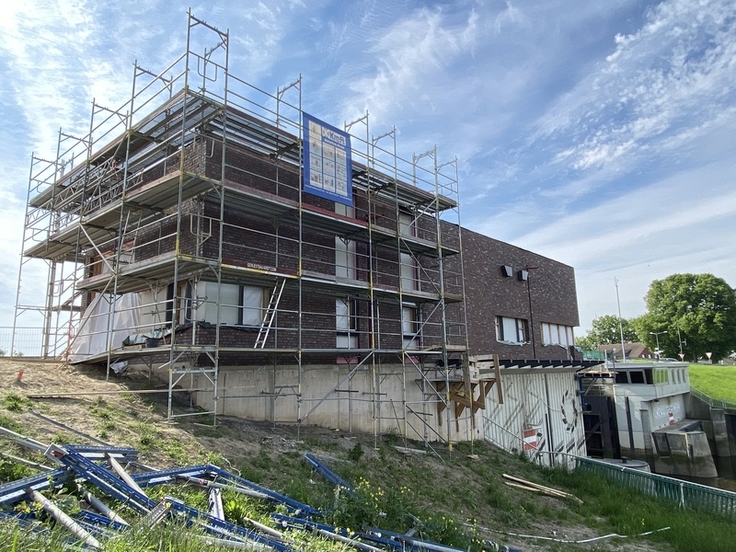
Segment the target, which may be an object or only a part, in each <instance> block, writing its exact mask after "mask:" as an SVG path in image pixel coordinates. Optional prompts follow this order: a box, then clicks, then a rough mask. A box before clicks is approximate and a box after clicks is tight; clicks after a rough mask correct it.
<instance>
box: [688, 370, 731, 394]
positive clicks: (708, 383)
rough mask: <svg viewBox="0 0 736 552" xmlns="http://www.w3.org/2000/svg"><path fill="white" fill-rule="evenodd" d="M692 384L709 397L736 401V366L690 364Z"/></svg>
mask: <svg viewBox="0 0 736 552" xmlns="http://www.w3.org/2000/svg"><path fill="white" fill-rule="evenodd" d="M688 372H689V374H690V385H692V386H693V387H695V388H696V389H698V390H699V391H702V392H703V393H705V394H706V395H708V396H709V397H712V398H714V399H720V400H723V401H728V402H732V403H736V366H718V365H716V364H713V365H705V364H690V365H689V366H688Z"/></svg>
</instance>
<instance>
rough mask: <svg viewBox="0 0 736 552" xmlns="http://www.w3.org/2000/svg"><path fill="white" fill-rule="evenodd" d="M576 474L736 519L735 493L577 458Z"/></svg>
mask: <svg viewBox="0 0 736 552" xmlns="http://www.w3.org/2000/svg"><path fill="white" fill-rule="evenodd" d="M575 471H576V472H582V473H590V474H594V475H598V476H600V477H603V478H605V479H609V480H611V481H615V482H616V483H618V484H619V485H622V486H624V487H629V488H631V489H636V490H637V491H639V492H641V493H644V494H646V495H649V496H654V497H657V498H661V499H664V500H668V501H671V502H676V503H677V504H678V505H679V506H680V507H681V508H693V509H699V510H705V511H709V512H716V513H719V514H723V515H725V516H729V517H731V518H734V519H736V493H733V492H731V491H725V490H723V489H716V488H714V487H708V486H706V485H698V484H697V483H690V482H688V481H681V480H679V479H674V478H672V477H666V476H664V475H656V474H653V473H647V472H643V471H640V470H636V469H634V468H627V467H624V466H622V465H620V464H619V465H614V464H609V463H607V462H601V461H600V460H593V459H591V458H583V457H580V456H579V457H578V458H577V460H576V466H575Z"/></svg>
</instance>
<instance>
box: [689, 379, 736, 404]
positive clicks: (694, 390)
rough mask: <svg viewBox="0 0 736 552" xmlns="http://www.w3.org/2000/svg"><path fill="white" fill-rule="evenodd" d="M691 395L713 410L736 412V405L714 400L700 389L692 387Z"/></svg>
mask: <svg viewBox="0 0 736 552" xmlns="http://www.w3.org/2000/svg"><path fill="white" fill-rule="evenodd" d="M690 394H691V395H692V396H693V397H696V398H697V399H700V400H701V401H703V402H704V403H705V404H707V405H708V406H710V407H712V408H723V409H724V410H726V409H730V410H736V403H734V402H729V401H723V400H721V399H714V398H713V397H711V396H709V395H706V394H705V393H703V392H702V391H701V390H700V389H697V388H695V387H693V386H692V384H691V385H690Z"/></svg>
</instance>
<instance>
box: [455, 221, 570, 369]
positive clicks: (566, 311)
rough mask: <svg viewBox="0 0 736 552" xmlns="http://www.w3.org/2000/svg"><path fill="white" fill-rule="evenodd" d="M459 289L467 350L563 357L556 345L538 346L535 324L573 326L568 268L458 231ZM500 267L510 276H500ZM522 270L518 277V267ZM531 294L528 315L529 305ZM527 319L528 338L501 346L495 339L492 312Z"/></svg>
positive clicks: (539, 339) (521, 356) (504, 355)
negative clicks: (530, 334)
mask: <svg viewBox="0 0 736 552" xmlns="http://www.w3.org/2000/svg"><path fill="white" fill-rule="evenodd" d="M462 241H463V261H464V272H465V293H466V297H467V304H468V340H469V345H470V353H471V354H487V353H497V354H499V355H501V357H502V358H513V359H524V358H526V359H532V358H538V359H544V360H562V359H566V358H568V357H567V356H561V355H565V352H564V351H563V350H562V349H561V348H560V347H558V346H554V347H551V346H543V345H542V336H541V324H542V323H552V324H561V325H565V326H571V327H574V326H577V325H579V323H580V321H579V318H578V303H577V293H576V289H575V272H574V270H573V268H572V267H570V266H567V265H565V264H562V263H560V262H557V261H555V260H553V259H549V258H547V257H543V256H542V255H538V254H536V253H532V252H531V251H527V250H525V249H522V248H520V247H515V246H513V245H511V244H508V243H504V242H501V241H498V240H495V239H493V238H489V237H488V236H484V235H482V234H478V233H476V232H472V231H470V230H467V229H465V228H464V229H463V231H462ZM502 266H510V267H511V268H512V275H511V276H510V277H506V276H504V274H503V272H502ZM524 267H536V268H534V269H530V270H529V271H528V274H529V277H528V280H527V281H520V280H519V278H518V272H519V270H522V269H524ZM530 298H531V307H532V309H531V313H532V316H531V317H530V312H529V304H530ZM497 316H506V317H511V318H520V319H524V320H527V321H529V325H530V326H531V328H532V330H533V332H534V349H536V355H534V352H533V347H532V344H531V342H530V343H528V344H525V345H507V344H504V343H499V342H498V341H497V340H496V317H497Z"/></svg>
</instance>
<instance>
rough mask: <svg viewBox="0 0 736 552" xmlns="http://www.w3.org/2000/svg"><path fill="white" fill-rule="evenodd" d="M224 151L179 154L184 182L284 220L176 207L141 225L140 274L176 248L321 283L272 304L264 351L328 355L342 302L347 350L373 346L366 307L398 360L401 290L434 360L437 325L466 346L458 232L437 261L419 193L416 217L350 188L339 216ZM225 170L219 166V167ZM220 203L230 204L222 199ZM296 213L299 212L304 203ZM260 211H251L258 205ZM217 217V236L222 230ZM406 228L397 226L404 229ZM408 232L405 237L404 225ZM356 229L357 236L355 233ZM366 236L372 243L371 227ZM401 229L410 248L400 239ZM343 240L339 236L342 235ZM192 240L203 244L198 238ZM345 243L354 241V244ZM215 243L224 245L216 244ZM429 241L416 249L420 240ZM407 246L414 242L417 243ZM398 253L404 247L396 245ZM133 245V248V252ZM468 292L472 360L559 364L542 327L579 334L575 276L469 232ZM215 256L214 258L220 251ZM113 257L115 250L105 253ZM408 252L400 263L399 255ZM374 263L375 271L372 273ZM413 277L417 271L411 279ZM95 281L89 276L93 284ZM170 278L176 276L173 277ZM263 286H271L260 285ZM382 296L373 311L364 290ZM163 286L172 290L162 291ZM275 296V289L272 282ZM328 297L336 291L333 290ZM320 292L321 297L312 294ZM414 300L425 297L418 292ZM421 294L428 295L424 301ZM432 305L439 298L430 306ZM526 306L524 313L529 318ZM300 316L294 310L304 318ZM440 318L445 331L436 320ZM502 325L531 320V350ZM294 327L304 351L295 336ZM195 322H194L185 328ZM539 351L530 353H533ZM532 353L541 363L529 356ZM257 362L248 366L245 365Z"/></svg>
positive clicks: (287, 168) (272, 162) (294, 284)
mask: <svg viewBox="0 0 736 552" xmlns="http://www.w3.org/2000/svg"><path fill="white" fill-rule="evenodd" d="M222 147H223V146H222V143H219V142H217V141H216V140H215V141H214V142H213V141H212V140H210V139H203V140H202V139H200V140H197V141H195V142H193V143H191V144H190V145H188V146H187V147H186V148H185V150H184V154H183V155H184V159H183V167H184V170H185V171H186V172H187V173H189V174H199V175H203V176H206V177H208V178H210V179H212V181H213V182H217V181H221V180H222V178H223V176H224V183H225V186H226V187H228V189H229V190H231V191H229V192H228V193H230V194H235V195H237V194H238V193H242V197H241V196H238V198H239V199H238V201H240V202H241V203H240V204H239V205H247V203H243V202H248V201H251V200H250V199H248V198H249V197H250V198H253V197H254V196H260V197H261V198H266V197H267V198H269V199H270V200H271V202H272V203H271V204H272V205H279V206H281V205H282V204H283V209H279V211H280V212H279V214H278V215H274V214H273V211H272V212H270V213H260V212H259V211H258V209H256V208H252V207H251V208H249V209H245V210H244V209H242V208H241V207H240V206H239V205H238V204H230V203H229V202H228V201H226V202H225V205H224V211H223V216H222V217H221V211H220V201H219V196H218V195H217V194H216V193H210V194H207V195H202V196H199V197H197V198H195V199H189V200H186V201H184V202H183V203H182V205H181V211H180V212H179V213H176V212H175V211H174V210H173V209H171V210H168V211H167V212H166V213H162V215H161V217H160V218H159V219H158V220H157V221H156V222H152V223H150V224H148V225H145V226H143V227H140V228H138V230H137V231H136V234H135V241H134V247H135V259H134V262H135V263H139V262H140V263H144V262H146V261H147V260H151V259H155V258H159V257H160V256H162V255H166V254H171V253H173V252H174V250H175V247H176V244H177V243H178V246H179V252H180V253H181V254H182V255H186V256H190V257H193V258H196V259H199V261H198V262H203V261H205V260H206V261H208V262H212V261H214V262H222V263H224V264H225V265H228V266H230V267H240V268H244V269H247V268H257V269H259V270H260V271H261V272H263V271H266V272H268V271H273V272H274V273H280V274H283V275H287V276H296V275H297V274H299V271H300V269H301V271H302V274H305V275H308V276H309V277H310V278H314V279H316V280H318V281H321V282H322V287H321V288H320V287H319V286H316V287H315V288H314V289H311V288H310V289H307V290H306V291H305V292H304V293H302V295H301V299H300V296H299V293H298V281H297V280H296V279H289V280H287V282H288V285H287V287H286V288H285V291H284V294H283V296H282V299H281V303H280V304H279V311H278V315H277V317H276V320H275V327H274V329H273V331H272V332H271V333H270V334H269V339H268V341H267V343H266V348H283V349H296V348H298V347H300V346H301V348H302V349H315V350H317V349H323V350H324V349H331V348H334V347H335V346H336V340H337V337H338V331H337V329H336V306H335V305H336V303H335V302H336V300H337V298H345V299H349V300H350V301H351V304H352V310H353V316H354V321H353V325H352V331H351V334H352V336H353V338H354V340H356V341H355V343H354V345H353V347H354V348H358V349H368V348H370V347H371V345H372V339H371V333H370V332H371V325H370V318H371V308H372V307H373V308H374V313H373V314H374V317H375V336H374V337H375V340H374V344H375V347H376V348H378V349H386V350H397V349H400V348H401V347H402V340H403V339H404V338H405V337H406V336H405V335H403V334H404V333H406V328H405V327H402V323H401V320H402V302H401V298H400V295H399V289H400V288H401V287H402V286H403V287H404V301H403V302H404V306H406V307H409V308H411V309H414V312H415V316H416V324H417V326H416V327H417V328H418V327H419V324H421V325H422V331H421V336H422V337H421V342H420V345H421V346H422V347H423V348H427V347H434V348H435V349H434V350H438V349H441V346H442V336H443V323H444V324H445V329H446V330H447V332H448V333H449V334H450V336H451V337H450V339H449V344H451V345H464V343H465V339H464V334H463V331H462V330H461V329H460V328H461V327H462V326H463V324H464V321H465V313H464V311H463V305H462V303H459V302H454V301H458V300H459V299H460V298H461V297H462V284H463V282H462V279H461V277H460V275H461V270H460V268H461V267H460V258H461V257H460V255H457V254H456V253H457V251H455V252H453V251H452V249H455V250H457V249H458V247H459V244H460V239H459V236H460V233H459V229H458V227H457V226H455V225H451V224H448V223H444V222H443V223H442V224H441V226H440V229H439V231H440V233H441V241H442V244H443V246H444V247H446V248H449V249H450V250H449V251H448V250H445V253H446V254H443V257H442V259H439V258H438V256H437V248H436V242H437V236H438V228H437V220H436V218H434V216H433V214H432V213H429V214H418V213H423V209H424V208H425V207H426V204H427V202H426V199H425V198H424V197H422V195H421V194H422V193H423V192H421V190H418V189H416V188H414V187H412V186H408V185H406V184H399V186H402V187H404V188H406V189H405V190H404V193H405V194H408V197H412V194H414V195H415V196H416V201H417V202H416V205H418V206H419V207H416V209H417V211H416V212H412V205H411V203H402V204H397V202H396V201H395V200H394V198H392V197H391V196H390V195H386V196H381V195H378V194H375V195H374V194H372V195H370V197H369V195H368V192H367V190H366V188H364V187H360V186H356V187H354V192H353V195H354V198H353V200H354V201H353V203H354V206H353V208H352V210H351V211H349V212H350V213H351V215H347V216H346V215H340V214H337V213H336V212H335V204H334V203H333V202H332V201H328V200H326V199H323V198H320V197H316V196H314V195H310V194H307V193H301V194H300V192H299V186H300V181H299V179H300V175H299V171H298V170H297V167H295V166H294V165H291V164H289V163H286V162H281V161H279V160H278V159H276V158H272V157H270V156H268V155H264V154H261V153H257V152H255V151H252V150H250V149H247V148H245V147H243V146H240V145H236V144H233V143H230V144H228V146H227V148H226V149H225V155H224V156H223V150H222ZM223 159H224V167H223ZM180 162H181V159H180V154H179V153H174V154H172V155H171V156H170V157H169V158H168V159H167V161H166V163H165V164H164V163H161V164H159V165H156V166H155V167H154V168H153V169H151V172H150V174H148V173H143V176H142V177H141V178H140V179H139V180H138V181H137V183H136V185H135V186H136V187H137V186H146V185H147V184H148V183H150V182H153V180H154V177H161V176H163V175H164V174H169V173H172V172H174V171H177V170H178V169H179V167H180ZM226 197H227V196H226ZM300 202H301V203H300ZM254 205H255V204H254ZM299 208H302V209H307V210H311V212H312V213H315V214H319V215H326V216H327V217H328V218H333V219H339V218H342V219H343V220H346V221H350V222H351V223H353V225H352V226H350V227H348V226H346V227H345V231H346V234H345V235H340V234H339V233H337V234H336V233H335V232H332V231H329V230H325V229H324V228H322V227H314V228H313V227H310V225H309V224H306V223H305V224H302V225H301V226H300V224H299ZM179 215H181V220H180V223H181V230H180V232H179V235H178V239H177V235H176V223H177V217H178V216H179ZM221 218H222V222H223V224H222V226H221V224H220V219H221ZM400 221H401V222H400ZM407 221H409V222H411V228H410V229H408V228H407V225H408V222H407ZM356 227H359V228H358V230H357V231H356ZM369 227H370V228H372V234H369V232H368V228H369ZM399 228H401V229H402V232H403V235H404V236H406V239H405V240H404V239H402V240H399V239H398V237H397V236H396V233H397V231H398V230H399ZM339 231H342V230H336V232H339ZM197 232H199V236H197ZM349 232H355V233H353V234H350V233H349ZM221 233H222V235H221ZM415 238H416V239H419V240H424V242H423V243H422V245H421V246H419V245H417V243H416V239H415ZM336 239H337V240H339V239H342V240H345V241H346V242H348V243H350V244H351V247H353V251H354V252H355V254H354V267H353V268H352V270H351V271H350V273H351V276H350V277H349V278H344V275H341V274H342V272H344V271H341V270H339V269H338V267H337V263H336ZM413 239H414V243H412V240H413ZM400 242H401V243H400ZM131 243H133V242H131ZM462 244H463V257H464V266H463V269H464V277H465V279H464V282H465V293H466V299H467V305H468V310H467V322H468V326H467V337H468V342H469V346H470V353H471V354H487V353H498V354H500V355H501V356H502V357H504V358H530V359H531V358H535V357H536V358H539V359H560V358H561V351H562V350H561V349H560V347H559V346H558V347H545V346H543V345H542V339H541V331H540V327H541V324H542V323H553V324H560V325H565V326H570V327H574V326H577V325H578V313H577V300H576V291H575V278H574V272H573V269H572V268H571V267H569V266H566V265H564V264H561V263H558V262H556V261H554V260H552V259H548V258H546V257H542V256H541V255H537V254H535V253H532V252H529V251H525V250H523V249H520V248H518V247H514V246H512V245H509V244H506V243H503V242H500V241H498V240H494V239H492V238H489V237H486V236H483V235H481V234H477V233H475V232H472V231H469V230H465V229H463V231H462ZM220 246H221V249H220ZM111 247H112V246H111ZM417 247H419V249H416V251H419V250H420V249H421V247H426V249H424V250H422V251H423V253H422V254H417V255H415V256H414V259H413V261H412V263H413V264H414V267H415V270H413V273H414V276H413V277H414V279H415V282H416V283H414V284H408V283H407V282H406V271H404V273H403V279H402V271H401V268H400V263H401V262H406V254H405V253H406V252H408V251H410V250H412V251H414V250H415V249H414V248H417ZM402 251H403V252H404V256H403V258H404V260H403V261H402V254H401V252H402ZM369 263H370V266H369ZM441 264H443V268H444V270H443V274H444V280H443V283H444V286H445V291H446V296H445V297H446V299H447V308H446V310H445V311H444V312H443V310H442V309H441V308H437V301H438V299H439V295H438V294H439V289H440V286H439V284H440V277H439V276H440V269H439V267H440V265H441ZM503 265H507V266H510V267H512V270H513V274H512V276H511V277H504V276H503V274H502V270H501V267H502V266H503ZM531 266H533V267H536V268H534V269H530V270H529V279H528V280H527V281H520V280H519V279H518V278H517V273H518V271H519V270H521V269H523V268H524V267H531ZM409 272H412V270H411V269H409ZM90 275H92V274H91V273H90ZM172 276H173V271H172ZM256 276H257V277H258V278H260V279H259V280H258V283H256V284H253V283H252V281H251V280H250V278H252V277H254V275H253V274H250V273H248V272H247V270H245V271H238V270H235V268H233V269H232V270H231V271H230V272H229V273H228V274H227V275H225V276H223V281H224V282H226V283H230V284H233V283H234V284H240V285H259V286H264V285H268V284H264V283H263V282H264V277H263V275H262V274H260V275H256ZM188 278H189V279H191V280H195V279H197V278H201V279H203V280H208V279H209V280H213V281H214V280H216V278H215V277H214V273H213V272H212V271H211V270H207V269H202V270H200V271H199V272H197V271H196V269H194V272H190V273H184V274H182V273H180V280H184V279H188ZM347 279H350V280H352V282H351V283H349V285H348V286H347V287H346V288H345V291H340V289H341V288H340V287H339V286H338V285H336V284H338V283H339V281H340V280H347ZM266 281H268V280H267V279H266ZM369 282H370V283H372V285H373V286H374V287H375V288H374V289H377V288H380V290H378V292H377V294H376V295H375V296H374V301H373V305H371V302H370V300H369V291H368V290H369V288H368V284H369ZM158 283H159V285H165V284H167V283H170V281H169V282H166V281H164V280H159V282H158ZM270 285H273V281H272V282H271V284H270ZM330 286H332V288H330ZM315 290H316V291H315ZM415 291H416V292H420V293H415ZM421 294H424V296H421ZM432 294H435V295H434V296H432ZM530 302H531V312H532V314H531V315H530ZM300 309H301V311H300ZM443 315H444V320H443ZM498 316H503V317H511V318H517V319H523V320H526V321H527V323H528V324H529V326H530V327H532V331H533V335H534V346H533V345H532V344H531V343H527V344H523V345H509V344H506V343H500V342H498V341H497V339H496V318H497V317H498ZM299 320H301V325H302V328H303V331H302V334H301V340H300V339H299V334H298V332H297V331H296V328H297V327H298V325H299ZM191 322H195V323H196V322H201V321H196V320H194V321H191ZM175 335H176V340H177V341H178V342H180V343H186V342H187V341H189V342H191V340H192V339H193V338H192V332H191V331H189V330H187V329H186V328H180V331H178V332H176V334H175ZM256 335H257V329H254V328H245V327H233V326H230V327H226V326H225V325H223V327H222V328H221V332H220V334H219V340H220V346H221V347H225V348H251V347H253V345H254V342H255V338H256ZM195 341H196V343H198V344H213V343H214V341H215V332H214V330H213V329H212V328H211V327H202V328H200V331H197V332H196V339H195ZM534 349H536V351H535V350H534ZM535 353H536V354H535ZM252 358H253V357H252V356H251V359H252Z"/></svg>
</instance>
